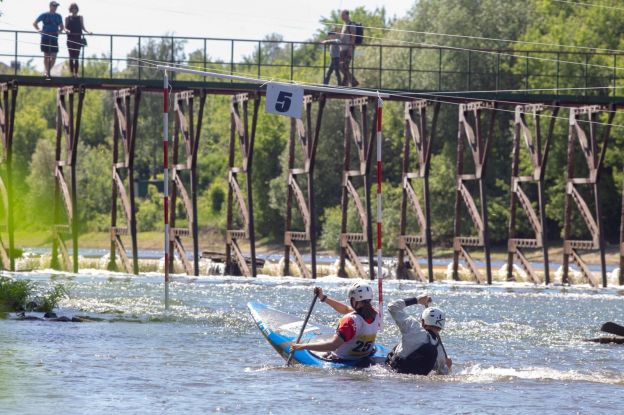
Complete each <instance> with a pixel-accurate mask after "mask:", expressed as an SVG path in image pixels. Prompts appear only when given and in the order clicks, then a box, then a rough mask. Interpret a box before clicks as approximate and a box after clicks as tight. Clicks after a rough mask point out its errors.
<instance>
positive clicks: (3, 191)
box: [0, 82, 17, 271]
mask: <svg viewBox="0 0 624 415" xmlns="http://www.w3.org/2000/svg"><path fill="white" fill-rule="evenodd" d="M0 93H2V96H1V97H0V135H1V136H2V160H1V164H0V197H1V198H2V204H1V205H0V209H2V211H1V212H2V223H0V226H2V227H3V229H4V230H6V233H7V236H6V239H8V241H7V242H8V246H7V245H6V242H5V239H3V238H2V237H1V234H0V266H1V267H2V269H8V270H10V271H15V239H14V228H13V170H12V169H13V128H14V125H15V103H16V101H17V83H15V82H11V83H2V84H0Z"/></svg>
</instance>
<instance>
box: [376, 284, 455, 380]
mask: <svg viewBox="0 0 624 415" xmlns="http://www.w3.org/2000/svg"><path fill="white" fill-rule="evenodd" d="M430 302H431V297H429V296H428V295H427V294H421V295H419V296H418V297H412V298H406V299H404V300H396V301H392V302H391V303H390V304H388V311H389V312H390V315H391V316H392V318H393V319H394V321H395V322H396V324H397V326H398V327H399V330H400V331H401V341H400V342H399V344H397V345H396V346H395V347H394V349H392V351H391V352H390V353H389V354H388V358H387V360H386V363H387V364H388V365H389V366H390V367H391V368H392V369H393V370H395V371H397V372H399V373H409V374H414V375H428V374H429V373H430V372H431V371H432V370H433V371H435V373H437V374H441V375H446V374H448V373H450V371H451V366H452V365H453V361H452V360H451V359H450V358H449V357H448V356H447V355H446V351H445V350H444V346H443V345H442V340H441V339H440V332H441V331H442V329H443V328H444V313H443V312H442V310H440V309H439V308H436V307H428V308H425V310H424V311H423V312H422V314H421V316H420V319H416V318H414V317H412V316H410V315H408V314H407V313H406V312H405V307H408V306H411V305H414V304H421V305H423V306H425V307H427V305H428V304H429V303H430Z"/></svg>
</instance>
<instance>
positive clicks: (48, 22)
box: [33, 1, 65, 79]
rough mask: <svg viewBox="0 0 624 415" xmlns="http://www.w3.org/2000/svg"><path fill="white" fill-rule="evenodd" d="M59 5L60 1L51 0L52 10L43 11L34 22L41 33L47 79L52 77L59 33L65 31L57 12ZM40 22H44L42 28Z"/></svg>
mask: <svg viewBox="0 0 624 415" xmlns="http://www.w3.org/2000/svg"><path fill="white" fill-rule="evenodd" d="M58 6H59V3H57V2H55V1H51V2H50V11H49V12H46V13H42V14H41V15H40V16H39V17H37V20H35V22H34V23H33V26H34V27H35V29H37V32H39V33H41V51H42V52H43V65H44V67H45V73H44V74H45V77H46V78H47V79H50V71H51V70H52V67H53V66H54V63H55V62H56V54H57V53H58V37H59V33H61V32H63V31H65V27H64V26H63V18H62V17H61V15H60V14H58V13H57V12H56V9H57V8H58ZM39 22H42V23H43V27H42V28H41V29H39Z"/></svg>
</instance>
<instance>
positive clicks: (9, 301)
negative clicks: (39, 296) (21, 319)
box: [0, 277, 33, 312]
mask: <svg viewBox="0 0 624 415" xmlns="http://www.w3.org/2000/svg"><path fill="white" fill-rule="evenodd" d="M32 290H33V285H32V282H31V281H28V280H17V281H16V280H12V279H10V278H7V277H0V312H9V311H20V310H23V309H24V305H25V304H26V300H27V299H28V297H29V296H30V294H31V292H32Z"/></svg>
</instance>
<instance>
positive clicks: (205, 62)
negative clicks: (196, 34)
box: [204, 38, 208, 82]
mask: <svg viewBox="0 0 624 415" xmlns="http://www.w3.org/2000/svg"><path fill="white" fill-rule="evenodd" d="M207 55H208V48H207V46H206V38H204V71H206V69H207V66H208V56H207ZM204 82H206V77H205V76H204Z"/></svg>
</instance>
